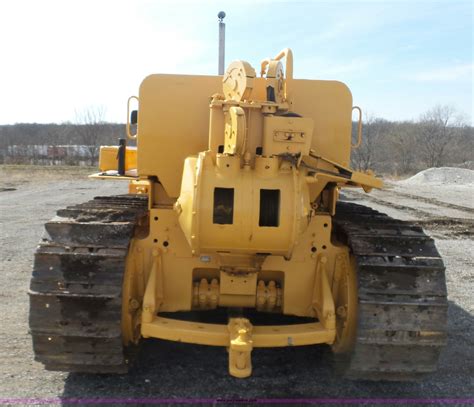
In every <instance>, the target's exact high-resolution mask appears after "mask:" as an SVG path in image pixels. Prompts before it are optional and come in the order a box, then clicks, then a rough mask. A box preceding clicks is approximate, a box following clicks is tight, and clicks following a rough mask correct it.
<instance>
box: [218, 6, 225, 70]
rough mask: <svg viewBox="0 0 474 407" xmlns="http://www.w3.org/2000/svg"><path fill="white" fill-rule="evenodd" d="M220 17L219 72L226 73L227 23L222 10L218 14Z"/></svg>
mask: <svg viewBox="0 0 474 407" xmlns="http://www.w3.org/2000/svg"><path fill="white" fill-rule="evenodd" d="M217 17H218V18H219V66H218V74H219V75H224V59H225V23H224V22H223V20H224V17H225V13H224V12H223V11H220V12H219V14H218V15H217Z"/></svg>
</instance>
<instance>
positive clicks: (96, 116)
mask: <svg viewBox="0 0 474 407" xmlns="http://www.w3.org/2000/svg"><path fill="white" fill-rule="evenodd" d="M104 118H105V108H104V107H103V106H90V107H88V108H85V109H84V110H81V111H76V125H77V126H76V129H75V130H76V132H77V135H78V137H79V140H80V141H81V143H82V144H83V145H84V146H86V148H87V151H88V153H89V158H90V164H91V165H95V163H96V162H97V159H98V157H99V147H100V139H101V136H102V133H103V132H104V128H105V120H104Z"/></svg>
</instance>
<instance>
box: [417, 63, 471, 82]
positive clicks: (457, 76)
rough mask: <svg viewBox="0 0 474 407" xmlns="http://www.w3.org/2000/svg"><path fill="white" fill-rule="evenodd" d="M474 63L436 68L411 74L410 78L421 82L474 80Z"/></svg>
mask: <svg viewBox="0 0 474 407" xmlns="http://www.w3.org/2000/svg"><path fill="white" fill-rule="evenodd" d="M473 69H474V64H473V63H469V64H457V65H452V66H447V67H442V68H435V69H431V70H427V71H422V72H418V73H416V74H413V75H410V76H409V79H412V80H415V81H421V82H438V81H440V82H446V81H459V80H464V79H468V80H471V81H472V74H473Z"/></svg>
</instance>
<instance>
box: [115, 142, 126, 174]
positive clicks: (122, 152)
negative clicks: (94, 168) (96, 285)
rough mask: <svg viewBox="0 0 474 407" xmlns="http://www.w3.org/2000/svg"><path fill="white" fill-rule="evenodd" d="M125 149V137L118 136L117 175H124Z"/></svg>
mask: <svg viewBox="0 0 474 407" xmlns="http://www.w3.org/2000/svg"><path fill="white" fill-rule="evenodd" d="M126 151H127V139H124V138H119V148H118V153H117V161H118V168H117V170H118V171H117V172H118V174H119V175H125V154H126Z"/></svg>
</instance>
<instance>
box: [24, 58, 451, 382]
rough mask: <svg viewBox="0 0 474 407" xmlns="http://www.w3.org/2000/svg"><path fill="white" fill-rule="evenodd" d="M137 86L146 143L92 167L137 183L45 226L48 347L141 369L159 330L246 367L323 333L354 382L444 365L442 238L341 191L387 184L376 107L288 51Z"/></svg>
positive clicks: (242, 370) (42, 330)
mask: <svg viewBox="0 0 474 407" xmlns="http://www.w3.org/2000/svg"><path fill="white" fill-rule="evenodd" d="M133 99H137V101H138V110H137V111H130V109H129V113H128V119H127V126H126V133H127V136H128V138H129V139H133V140H135V142H136V146H131V145H127V143H126V142H125V139H122V140H121V143H120V145H119V146H103V147H102V148H101V151H100V165H99V166H100V172H98V173H97V174H94V175H92V177H94V178H99V179H108V180H126V181H128V182H129V193H128V194H124V195H118V196H100V197H96V198H95V199H93V200H92V201H89V202H86V203H82V204H78V205H74V206H70V207H67V208H65V209H62V210H59V211H58V212H57V216H56V217H55V218H53V219H52V220H51V221H50V222H48V223H46V225H45V229H46V232H45V235H44V237H43V239H42V241H41V242H40V244H39V246H38V248H37V251H36V254H35V261H34V269H33V277H32V280H31V287H30V291H29V294H30V330H31V334H32V338H33V348H34V352H35V357H36V360H38V361H40V362H42V363H43V364H44V365H45V367H46V368H47V369H50V370H61V371H71V372H90V373H125V372H127V371H128V369H129V367H130V366H131V364H132V361H133V358H134V356H133V355H135V354H136V352H135V350H136V349H137V347H138V346H139V345H140V343H142V342H143V341H144V340H146V338H160V339H165V340H170V341H179V342H186V343H193V344H201V345H212V346H221V347H223V348H226V349H227V351H228V355H229V366H228V371H229V373H230V374H231V375H232V376H235V377H239V378H244V377H248V376H250V375H251V373H252V362H251V355H252V352H253V351H254V350H255V352H258V348H262V347H263V348H265V347H283V346H303V345H320V344H326V345H329V346H330V347H331V349H332V351H333V353H334V356H335V358H334V359H335V366H336V367H337V368H338V370H340V371H341V372H342V373H343V374H344V375H345V376H346V377H348V378H352V379H361V380H417V379H419V378H420V377H421V376H422V375H424V374H425V373H428V372H432V371H434V370H435V369H436V364H437V360H438V356H439V353H440V351H441V349H442V347H443V345H444V344H445V341H446V318H447V299H446V284H445V276H444V265H443V261H442V259H441V258H440V256H439V254H438V251H437V250H436V247H435V245H434V242H433V240H432V239H431V238H430V237H428V236H427V235H425V233H424V232H423V230H422V229H421V228H420V227H419V226H416V225H413V224H410V223H407V222H404V221H400V220H396V219H393V218H390V217H389V216H387V215H385V214H382V213H379V212H377V211H375V210H373V209H370V208H368V207H365V206H361V205H359V204H357V203H354V202H345V201H343V200H340V199H339V198H340V191H341V189H342V188H363V189H364V191H365V192H370V190H371V189H373V188H381V187H382V182H381V180H380V179H378V178H376V177H375V176H374V175H373V173H370V172H368V173H362V172H358V171H355V170H353V169H351V167H350V156H351V151H352V149H354V148H357V146H358V145H359V144H360V142H361V111H360V109H359V108H358V107H354V106H353V103H352V96H351V93H350V91H349V89H348V88H347V86H346V85H344V84H343V83H341V82H337V81H323V80H302V79H295V78H293V55H292V52H291V50H290V49H285V50H283V51H282V52H280V53H279V54H278V55H276V57H275V58H269V59H265V60H263V61H262V63H261V65H260V71H259V72H258V74H257V72H256V70H255V69H254V68H253V67H252V66H251V65H250V64H249V63H248V62H245V61H242V60H237V61H234V62H232V63H231V64H230V65H229V67H228V68H227V70H226V72H225V73H224V75H217V76H196V75H189V76H187V75H161V74H159V75H158V74H156V75H151V76H148V77H147V78H145V79H144V81H143V82H142V84H141V86H140V90H139V95H138V97H132V98H131V99H130V100H129V106H130V103H131V101H132V100H133ZM354 109H356V110H358V112H359V126H358V128H357V134H356V135H355V136H356V137H352V136H351V135H352V113H353V110H354ZM135 125H136V126H135ZM353 139H354V140H355V141H353ZM133 143H134V142H133ZM129 144H132V142H129ZM216 313H217V314H218V315H219V316H220V317H219V318H217V317H216V319H213V318H212V315H216ZM222 315H224V320H222V319H223V318H222ZM288 317H292V318H290V320H291V323H277V322H278V321H280V320H281V321H286V322H288ZM285 318H286V319H285ZM216 321H217V322H216ZM270 321H271V322H270ZM275 321H276V322H275ZM188 362H189V363H192V361H188ZM257 368H258V367H257Z"/></svg>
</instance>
